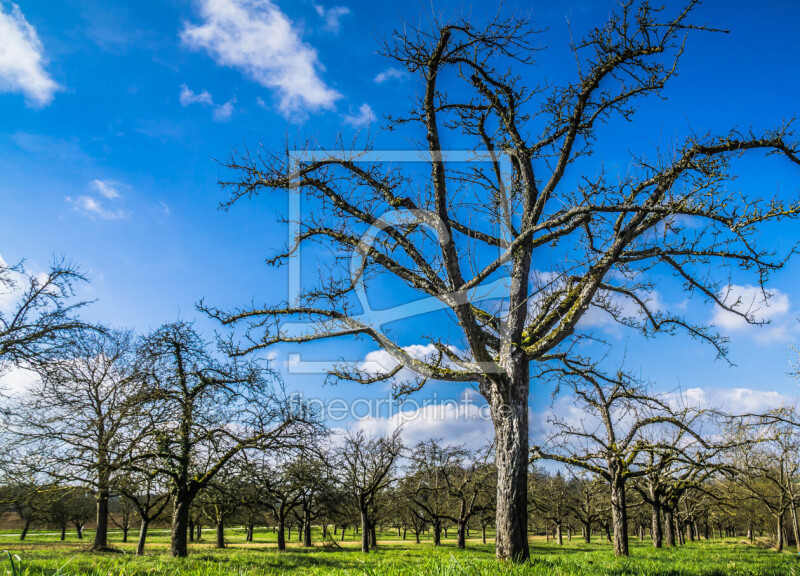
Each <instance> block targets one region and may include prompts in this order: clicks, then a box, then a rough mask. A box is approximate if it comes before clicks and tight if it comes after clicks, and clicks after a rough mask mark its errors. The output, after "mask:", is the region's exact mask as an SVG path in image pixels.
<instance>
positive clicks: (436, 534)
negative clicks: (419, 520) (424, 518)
mask: <svg viewBox="0 0 800 576" xmlns="http://www.w3.org/2000/svg"><path fill="white" fill-rule="evenodd" d="M441 544H442V525H441V523H440V522H439V521H438V520H434V521H433V545H434V546H440V545H441Z"/></svg>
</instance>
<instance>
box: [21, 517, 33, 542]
mask: <svg viewBox="0 0 800 576" xmlns="http://www.w3.org/2000/svg"><path fill="white" fill-rule="evenodd" d="M30 527H31V521H30V520H25V525H24V526H23V527H22V532H21V533H20V535H19V539H20V540H25V537H26V536H27V535H28V529H30Z"/></svg>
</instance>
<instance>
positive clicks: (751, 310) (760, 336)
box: [711, 284, 798, 343]
mask: <svg viewBox="0 0 800 576" xmlns="http://www.w3.org/2000/svg"><path fill="white" fill-rule="evenodd" d="M718 296H719V298H720V300H722V301H723V302H724V303H725V304H726V305H727V306H730V307H732V308H734V309H735V310H737V311H739V312H741V313H743V314H745V315H746V316H747V317H748V318H749V319H750V321H751V322H769V324H768V325H766V326H759V325H753V324H750V323H749V322H748V321H747V320H745V319H744V318H742V317H741V316H739V315H738V314H734V313H733V312H729V311H727V310H723V309H722V308H719V307H716V308H715V309H714V312H713V314H712V317H711V322H712V323H713V324H714V325H715V326H717V327H718V328H720V329H721V330H722V331H724V332H727V333H736V332H742V333H749V334H752V335H754V336H755V338H756V340H759V341H761V342H765V343H770V342H781V341H786V340H789V339H791V338H792V335H793V333H794V332H796V331H797V329H798V323H797V321H796V320H795V318H793V316H792V315H791V314H789V312H790V310H791V303H790V301H789V296H788V295H787V294H785V293H784V292H781V291H780V290H778V289H776V288H770V289H766V290H764V291H762V290H761V288H760V287H758V286H752V285H750V284H745V285H743V286H740V285H737V284H732V285H730V286H725V287H724V288H723V289H722V290H721V291H720V293H719V295H718Z"/></svg>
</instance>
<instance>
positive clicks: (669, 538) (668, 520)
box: [664, 508, 675, 546]
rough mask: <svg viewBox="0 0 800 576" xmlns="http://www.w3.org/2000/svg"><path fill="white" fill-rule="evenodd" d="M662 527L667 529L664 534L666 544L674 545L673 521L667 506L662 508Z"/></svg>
mask: <svg viewBox="0 0 800 576" xmlns="http://www.w3.org/2000/svg"><path fill="white" fill-rule="evenodd" d="M664 527H665V528H666V529H667V530H666V534H665V539H666V544H667V546H675V522H674V521H673V516H672V510H670V509H668V508H664Z"/></svg>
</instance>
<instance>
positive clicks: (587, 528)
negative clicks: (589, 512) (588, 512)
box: [583, 522, 592, 544]
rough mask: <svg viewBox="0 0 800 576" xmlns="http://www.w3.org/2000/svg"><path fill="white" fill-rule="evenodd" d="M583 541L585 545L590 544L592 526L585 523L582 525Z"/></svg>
mask: <svg viewBox="0 0 800 576" xmlns="http://www.w3.org/2000/svg"><path fill="white" fill-rule="evenodd" d="M583 541H584V542H586V543H587V544H591V543H592V525H591V523H590V522H586V523H585V524H584V525H583Z"/></svg>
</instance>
